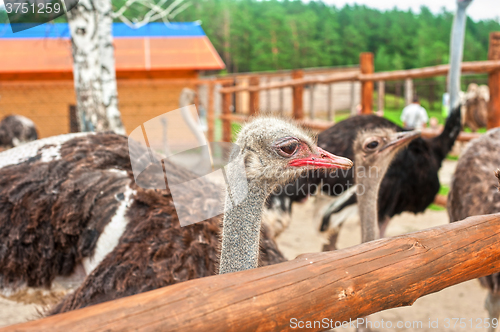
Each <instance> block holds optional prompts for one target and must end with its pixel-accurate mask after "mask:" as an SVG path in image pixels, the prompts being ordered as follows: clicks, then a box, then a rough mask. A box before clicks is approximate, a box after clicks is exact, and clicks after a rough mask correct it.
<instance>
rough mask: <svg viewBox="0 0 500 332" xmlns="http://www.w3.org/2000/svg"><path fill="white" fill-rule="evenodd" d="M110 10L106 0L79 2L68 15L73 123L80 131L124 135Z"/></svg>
mask: <svg viewBox="0 0 500 332" xmlns="http://www.w3.org/2000/svg"><path fill="white" fill-rule="evenodd" d="M104 2H108V4H104ZM110 11H111V3H110V2H109V0H97V1H95V2H94V1H92V0H80V1H79V3H78V5H77V6H76V7H75V8H73V9H72V10H71V11H69V12H68V23H69V28H70V31H71V44H72V51H73V76H74V83H75V92H76V96H77V97H76V98H77V120H78V126H79V129H80V131H108V130H112V131H115V132H117V133H120V134H124V133H125V130H124V128H123V125H122V123H121V119H120V113H119V111H118V107H117V92H116V78H115V68H114V54H113V44H112V38H113V37H112V35H111V23H112V19H111V16H110V14H111V13H110ZM101 13H107V14H106V15H103V14H101Z"/></svg>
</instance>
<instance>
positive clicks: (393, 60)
mask: <svg viewBox="0 0 500 332" xmlns="http://www.w3.org/2000/svg"><path fill="white" fill-rule="evenodd" d="M190 1H191V2H192V6H190V7H189V8H187V9H186V10H185V11H184V12H182V13H181V14H179V15H178V16H177V18H176V19H177V20H179V21H195V20H201V22H202V27H203V29H204V30H205V32H206V33H207V35H208V37H209V38H210V40H211V41H212V43H213V44H214V46H215V48H216V49H217V51H218V52H219V54H221V56H222V57H223V60H224V61H225V63H226V64H227V65H228V70H229V71H230V72H245V71H260V70H280V69H293V68H301V67H321V66H342V65H353V64H357V63H358V62H359V53H361V52H366V51H368V52H373V53H375V67H376V68H375V69H376V70H377V71H384V70H395V69H409V68H418V67H424V66H432V65H437V64H443V63H447V62H448V57H449V40H450V31H451V26H452V22H453V13H450V12H446V11H442V12H440V13H438V14H434V13H432V12H431V11H430V10H429V9H428V8H427V7H422V8H421V10H420V12H419V13H414V12H412V11H402V10H398V9H393V10H389V11H379V10H376V9H372V8H368V7H366V6H358V5H354V6H349V5H346V6H344V7H342V8H337V7H335V6H333V5H327V4H325V3H323V2H321V1H311V2H308V3H304V2H301V1H300V0H282V1H278V0H266V1H258V0H190ZM499 30H500V23H499V22H498V21H494V20H486V21H479V22H474V21H473V20H471V19H470V18H469V19H468V21H467V32H466V37H465V39H466V44H465V50H464V61H472V60H485V59H486V58H487V53H488V41H489V33H490V32H491V31H499Z"/></svg>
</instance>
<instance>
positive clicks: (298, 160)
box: [236, 118, 352, 193]
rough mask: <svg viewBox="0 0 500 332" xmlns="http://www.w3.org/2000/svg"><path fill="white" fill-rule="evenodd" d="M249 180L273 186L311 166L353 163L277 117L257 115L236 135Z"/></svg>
mask: <svg viewBox="0 0 500 332" xmlns="http://www.w3.org/2000/svg"><path fill="white" fill-rule="evenodd" d="M236 144H237V145H238V146H239V147H240V148H241V157H242V158H243V160H244V164H245V169H246V175H247V178H248V181H249V182H250V183H252V182H253V183H254V184H257V185H259V184H264V185H266V188H267V189H268V190H266V191H267V193H269V192H270V190H272V189H273V186H276V185H280V184H286V183H289V182H290V181H291V180H294V179H296V178H297V177H298V176H300V175H301V174H303V173H305V172H306V171H307V170H310V169H314V168H325V169H337V168H341V169H349V168H351V167H352V162H351V161H350V160H349V159H347V158H343V157H338V156H335V155H333V154H331V153H329V152H327V151H325V150H323V149H321V148H319V147H318V146H316V144H315V143H314V140H313V138H312V137H311V135H309V134H307V133H306V132H304V131H303V130H302V129H300V128H298V127H297V126H296V125H294V124H292V123H290V122H287V121H284V120H281V119H276V118H257V119H255V120H254V121H252V122H251V123H249V124H248V125H246V126H245V127H244V128H243V129H242V130H241V132H240V133H239V134H238V139H237V141H236Z"/></svg>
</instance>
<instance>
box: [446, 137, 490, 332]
mask: <svg viewBox="0 0 500 332" xmlns="http://www.w3.org/2000/svg"><path fill="white" fill-rule="evenodd" d="M499 150H500V128H495V129H492V130H490V131H488V132H487V133H486V134H484V135H482V136H481V137H480V138H477V139H475V140H473V141H471V142H470V143H469V144H468V145H467V147H466V149H465V150H464V152H463V154H462V155H461V156H460V159H459V160H458V164H457V168H456V170H455V174H454V175H453V178H452V183H451V187H450V193H449V195H448V206H447V209H448V215H449V217H450V222H455V221H459V220H463V219H465V218H467V217H470V216H475V215H482V214H491V213H498V212H500V192H499V190H498V182H497V180H498V179H497V178H495V177H494V175H496V176H497V177H499V175H500V174H499V173H498V171H497V169H498V166H499V165H500V156H499V154H498V151H499ZM495 171H497V172H496V174H495ZM479 281H480V282H481V285H482V286H484V287H486V288H487V289H488V291H489V294H488V297H487V298H486V302H485V308H486V309H487V310H488V313H489V316H490V318H491V319H493V318H495V319H498V318H499V316H500V287H499V286H500V275H499V274H498V273H496V274H492V275H489V276H487V277H483V278H480V279H479ZM494 330H495V329H494V328H490V331H494Z"/></svg>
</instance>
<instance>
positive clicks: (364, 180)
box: [355, 158, 387, 243]
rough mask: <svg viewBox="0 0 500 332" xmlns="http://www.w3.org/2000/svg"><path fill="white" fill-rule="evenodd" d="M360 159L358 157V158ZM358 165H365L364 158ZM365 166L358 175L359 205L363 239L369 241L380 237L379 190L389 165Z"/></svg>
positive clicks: (357, 161) (357, 162) (358, 161)
mask: <svg viewBox="0 0 500 332" xmlns="http://www.w3.org/2000/svg"><path fill="white" fill-rule="evenodd" d="M356 159H358V158H356ZM356 165H363V163H362V160H356ZM362 167H364V171H365V172H364V174H362V175H363V176H361V174H359V175H360V176H358V174H355V176H356V183H357V184H358V186H359V187H358V189H357V192H358V196H357V200H358V207H359V218H360V220H361V241H362V242H363V243H364V242H369V241H373V240H376V239H379V238H380V230H379V226H378V203H377V202H378V192H379V189H380V184H381V183H382V179H383V178H384V175H385V173H386V172H387V167H373V166H371V167H370V166H362Z"/></svg>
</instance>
